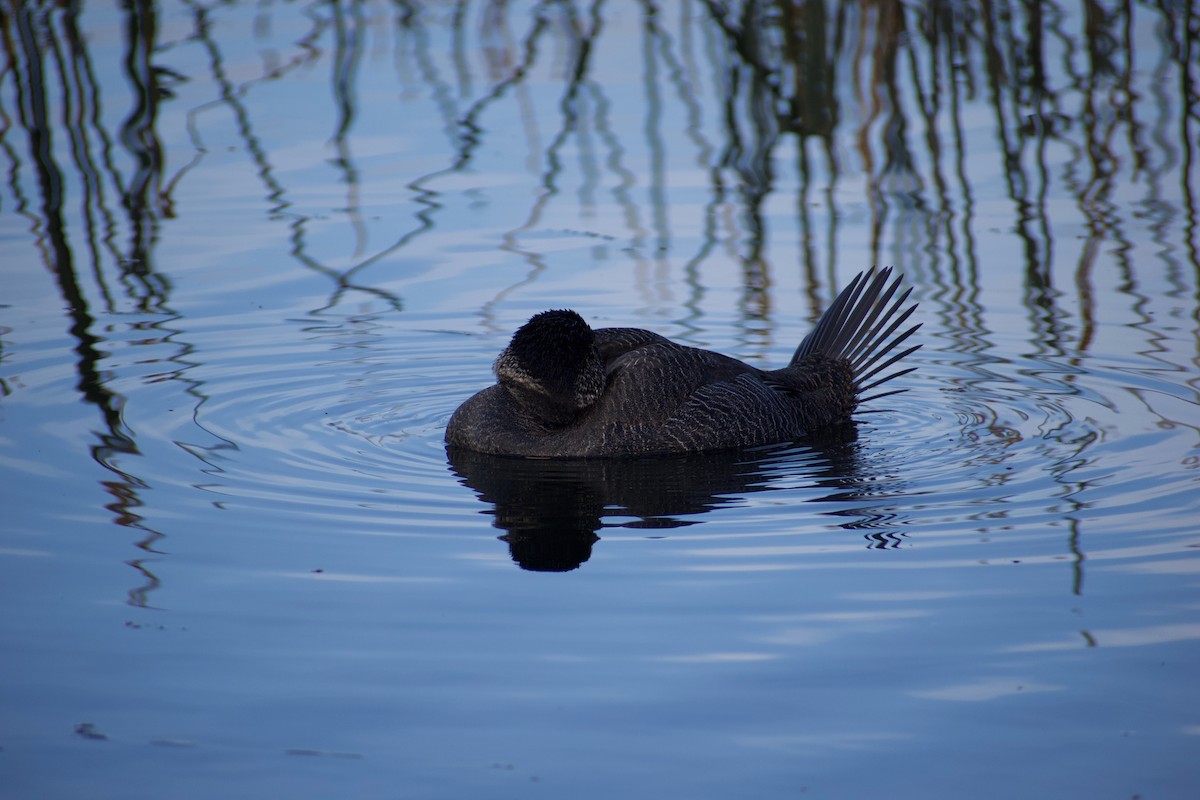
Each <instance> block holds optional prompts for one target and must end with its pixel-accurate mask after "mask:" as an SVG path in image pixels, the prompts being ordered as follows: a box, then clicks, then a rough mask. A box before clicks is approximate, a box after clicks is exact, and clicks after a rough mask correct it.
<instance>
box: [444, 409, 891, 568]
mask: <svg viewBox="0 0 1200 800" xmlns="http://www.w3.org/2000/svg"><path fill="white" fill-rule="evenodd" d="M856 438H857V435H856V431H855V428H854V426H853V425H846V426H843V427H841V428H838V429H837V430H835V431H833V432H830V433H828V434H826V435H824V436H822V437H821V439H820V440H811V441H810V440H806V441H805V442H803V443H794V444H786V445H773V446H769V447H760V448H754V449H747V450H731V451H722V452H716V453H702V454H695V455H687V456H672V457H661V458H636V459H526V458H513V457H510V456H495V455H488V454H485V453H477V452H474V451H470V450H464V449H461V448H457V447H448V448H447V449H446V452H447V455H448V456H449V459H450V467H451V469H452V470H453V471H454V473H455V474H456V475H457V476H458V477H459V478H460V482H461V483H462V484H463V485H464V486H467V487H469V488H471V489H473V490H474V491H475V492H476V493H478V495H479V499H480V500H482V501H483V502H485V503H489V504H491V506H492V507H491V509H489V513H491V514H493V515H494V516H495V518H496V519H495V522H494V523H493V524H494V525H495V526H496V527H497V528H499V529H501V530H503V531H505V533H504V534H503V535H502V536H500V537H499V538H500V540H501V541H504V542H507V543H508V549H509V553H510V554H511V555H512V559H513V561H514V562H516V563H517V564H518V565H519V566H520V567H521V568H522V569H527V570H531V571H535V572H567V571H570V570H573V569H576V568H577V567H579V566H580V565H581V564H583V563H584V562H585V561H587V560H588V559H589V558H590V557H591V554H592V545H593V544H595V543H596V542H597V541H599V539H600V537H599V535H598V534H597V531H599V530H600V529H601V528H605V527H622V528H677V527H683V526H686V525H693V524H695V523H696V522H698V520H696V519H686V517H690V516H694V515H697V514H702V513H704V512H707V511H710V510H712V509H714V508H718V507H720V506H724V505H730V504H735V503H737V502H739V501H740V499H741V498H742V497H743V496H745V495H747V494H750V493H753V492H761V491H765V490H768V489H770V488H772V486H777V485H778V481H779V480H780V479H781V478H786V479H787V481H788V483H789V484H794V483H795V481H796V479H797V478H800V479H802V480H803V479H807V481H808V482H811V483H812V484H813V485H814V486H816V487H819V488H822V489H826V490H829V491H828V492H827V493H825V494H821V495H820V496H818V497H814V498H813V499H814V500H818V501H819V500H848V499H853V498H855V497H859V496H861V495H860V493H859V488H858V487H860V486H862V485H863V483H864V482H863V480H862V475H861V469H860V464H859V458H858V448H857V446H856V445H855V440H856ZM875 490H876V491H877V490H878V486H876V487H875ZM873 493H874V492H873ZM854 516H855V518H856V520H857V519H859V518H860V515H858V514H855V515H854ZM620 517H635V518H636V519H634V520H632V521H623V522H614V521H611V520H613V519H614V518H620ZM606 518H608V520H610V521H606ZM847 527H857V526H856V525H854V524H847Z"/></svg>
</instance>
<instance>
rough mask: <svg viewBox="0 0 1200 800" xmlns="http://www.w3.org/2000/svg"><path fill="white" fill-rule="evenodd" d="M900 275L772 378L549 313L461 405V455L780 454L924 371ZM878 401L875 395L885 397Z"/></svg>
mask: <svg viewBox="0 0 1200 800" xmlns="http://www.w3.org/2000/svg"><path fill="white" fill-rule="evenodd" d="M899 287H900V278H899V277H897V278H896V279H895V280H891V268H887V269H882V270H879V271H878V272H876V271H875V270H873V269H872V270H870V271H868V272H865V273H859V275H858V276H856V277H855V278H854V280H853V281H851V282H850V284H849V285H848V286H847V287H846V288H845V289H843V290H842V292H841V293H840V294H838V296H837V298H836V299H835V300H834V301H833V303H832V304H831V305H830V306H829V308H828V309H826V311H825V313H824V314H822V315H821V318H820V319H819V320H818V321H817V324H816V326H815V327H814V328H813V330H812V332H811V333H810V334H809V335H808V336H807V337H805V339H804V341H803V342H801V343H800V346H799V347H798V348H796V352H795V354H793V355H792V358H791V361H789V362H788V365H787V366H786V367H783V368H781V369H775V370H763V369H758V368H757V367H753V366H751V365H749V364H746V363H744V362H742V361H739V360H737V359H736V358H731V357H729V356H724V355H721V354H720V353H714V352H712V351H710V350H701V349H698V348H695V347H686V346H684V345H681V344H676V343H675V342H672V341H670V340H668V339H666V338H664V337H662V336H659V335H658V334H656V333H652V332H650V331H646V330H641V329H638V328H599V329H596V330H593V329H592V328H591V327H589V326H588V324H587V323H586V322H585V321H584V320H583V318H582V317H580V316H579V315H578V314H576V313H575V312H574V311H566V310H563V311H543V312H542V313H540V314H537V315H535V316H534V317H533V318H532V319H530V320H529V322H527V323H525V325H523V326H521V328H520V329H519V330H518V331H517V332H516V333H515V334H514V335H513V338H512V341H511V342H510V343H509V345H508V347H506V348H505V349H504V351H503V352H502V353H500V356H499V357H498V358H497V359H496V363H495V365H494V370H495V373H496V378H497V382H496V384H495V385H493V386H489V387H488V388H486V389H484V390H483V391H481V392H479V393H478V394H476V395H474V396H473V397H471V398H470V399H468V400H467V401H466V402H465V403H463V404H462V405H461V406H459V408H458V410H457V411H455V412H454V415H453V416H452V417H451V418H450V424H449V426H448V427H447V428H446V442H447V443H448V444H449V445H450V446H452V447H463V448H467V449H469V450H473V451H477V452H481V453H491V454H494V455H511V456H529V457H537V458H615V457H621V456H644V455H667V454H682V453H699V452H705V451H711V450H722V449H727V448H736V447H750V446H755V445H764V444H773V443H776V442H785V441H791V440H795V439H800V438H803V437H805V436H809V435H813V434H818V433H820V432H822V431H825V430H828V429H832V428H835V427H837V426H839V425H843V424H846V423H848V422H850V417H851V415H852V414H853V413H854V411H855V409H856V408H857V407H858V405H859V404H860V403H863V402H866V401H867V400H872V399H875V398H878V397H882V396H884V395H888V394H894V393H895V392H897V391H903V390H902V389H897V390H892V391H883V392H879V391H876V390H877V389H879V387H880V386H881V385H882V384H884V383H885V382H887V381H890V380H892V379H893V378H896V377H898V376H900V375H903V374H905V373H908V372H911V371H912V370H913V369H915V367H910V368H908V369H900V370H898V371H896V372H892V373H890V374H886V375H883V377H879V376H880V375H881V373H884V372H885V371H886V370H887V369H888V368H889V367H891V366H892V365H893V364H895V363H896V362H897V361H900V360H901V359H903V358H904V357H905V356H907V355H909V354H911V353H912V352H913V351H914V350H916V349H917V348H918V347H920V345H914V346H911V347H908V348H906V349H899V348H900V347H901V345H903V344H904V342H905V341H906V340H907V339H908V338H909V337H910V336H912V335H913V333H915V332H916V330H917V329H918V328H919V327H920V325H914V326H912V327H910V328H908V329H906V330H904V331H903V332H900V333H897V330H898V329H899V328H900V327H901V326H902V325H903V324H904V323H905V321H906V320H907V319H908V318H909V316H911V315H912V313H913V311H914V310H915V309H916V304H915V303H914V304H912V305H909V306H907V307H905V303H906V301H907V300H908V295H909V293H910V292H911V291H912V290H911V289H909V290H907V291H905V292H903V293H901V294H900V295H899V296H898V297H896V293H897V291H898V289H899ZM872 392H874V394H872Z"/></svg>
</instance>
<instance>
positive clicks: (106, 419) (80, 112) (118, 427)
mask: <svg viewBox="0 0 1200 800" xmlns="http://www.w3.org/2000/svg"><path fill="white" fill-rule="evenodd" d="M125 21H126V33H127V39H126V45H127V48H126V53H125V59H124V63H125V66H126V71H127V75H128V77H129V80H130V84H131V86H132V87H133V89H134V101H133V108H132V109H131V111H130V113H129V115H128V117H127V118H126V120H125V122H124V123H123V124H122V125H121V128H120V136H119V139H120V141H121V142H122V144H123V145H124V146H125V148H126V149H127V151H128V152H129V153H130V154H131V155H132V156H133V158H134V164H135V169H134V171H133V173H132V175H130V176H128V177H125V176H123V175H122V174H121V173H120V172H119V170H118V169H117V167H116V166H115V159H113V157H112V153H111V148H112V145H111V143H112V141H113V138H114V137H112V136H111V135H109V134H108V133H107V132H106V131H105V130H104V128H103V127H102V124H101V122H100V120H101V114H100V109H101V106H102V101H101V95H100V93H99V91H98V85H97V82H96V81H95V79H94V77H93V73H92V69H91V59H90V57H89V55H88V52H87V48H86V44H85V39H84V37H82V36H81V35H80V32H79V28H78V9H77V8H76V7H74V6H68V7H67V8H65V9H55V10H43V9H41V8H37V7H30V6H28V5H19V6H18V7H17V8H16V9H15V10H14V13H13V14H12V16H8V15H0V29H2V30H3V36H4V40H5V43H6V50H7V52H8V54H9V57H8V63H7V66H6V70H5V72H6V73H7V78H8V80H10V81H11V92H12V96H13V97H14V99H15V102H16V106H17V109H18V111H17V129H18V130H19V131H20V132H21V133H22V134H23V136H24V139H25V141H26V142H27V145H28V149H29V154H28V159H27V161H24V160H22V159H21V157H20V154H19V151H18V150H17V149H16V147H15V146H13V145H11V144H9V143H8V141H7V140H8V138H9V137H10V136H11V135H12V133H13V131H11V130H9V131H6V132H5V137H4V138H5V141H6V144H5V148H4V152H5V153H6V154H7V155H8V157H9V158H10V159H11V169H10V171H9V173H8V174H9V176H10V185H11V186H12V187H13V193H14V195H15V196H16V197H18V198H21V207H20V211H21V213H22V214H23V215H25V216H26V217H27V218H28V219H30V221H31V223H32V227H31V233H32V234H33V237H34V239H35V242H36V246H37V249H38V252H39V254H40V256H41V260H42V263H43V265H44V266H45V267H46V268H47V269H48V270H49V271H50V272H51V274H52V275H53V276H54V279H55V283H56V285H57V287H58V290H59V293H60V294H61V296H62V301H63V308H64V309H65V313H66V315H67V319H68V322H69V328H68V330H69V332H70V334H71V336H72V337H73V338H74V340H75V342H76V344H75V347H74V354H75V371H76V374H77V380H76V383H75V387H76V390H77V391H78V392H79V394H80V396H81V397H82V398H83V399H84V401H85V402H87V403H89V404H90V405H92V406H93V407H95V409H96V410H97V411H98V412H99V415H100V418H101V420H102V430H100V431H96V432H95V434H94V435H95V437H96V439H97V441H96V442H95V443H93V444H92V445H91V446H90V448H89V449H90V452H91V456H92V458H93V459H94V460H95V461H96V463H98V464H100V465H101V466H102V467H104V468H105V469H106V470H108V471H109V472H110V473H112V474H113V475H115V476H116V477H115V479H111V480H105V481H102V482H101V483H102V485H103V486H104V487H105V490H106V491H107V492H108V494H110V495H111V496H112V498H113V499H112V502H110V503H108V504H107V506H106V507H107V509H108V510H109V511H110V512H111V513H112V514H113V521H114V522H115V523H116V524H117V525H120V526H122V527H125V528H133V529H138V530H140V531H141V536H142V538H141V539H140V541H138V542H137V546H138V547H139V548H141V549H142V550H144V551H146V552H148V553H153V552H155V551H154V542H155V541H156V540H157V539H158V538H160V537H161V534H160V533H159V532H158V531H156V530H154V529H152V528H150V527H148V526H147V525H146V524H145V522H144V518H143V516H141V515H140V514H138V513H136V511H135V509H137V508H140V507H141V506H142V505H143V503H144V501H143V499H142V498H141V496H140V492H142V491H144V490H146V489H147V488H148V486H147V484H146V482H145V481H144V480H143V479H141V478H140V477H139V476H138V475H137V474H135V472H133V471H131V470H130V469H129V468H128V467H127V466H123V465H125V464H128V463H130V460H129V459H128V458H125V457H126V456H140V455H141V453H140V451H139V448H138V445H137V441H136V437H135V436H134V434H133V432H132V431H131V430H130V429H129V427H128V426H127V425H126V424H125V421H124V419H123V413H124V407H125V403H126V398H125V397H123V396H122V395H120V394H118V393H117V392H114V391H113V390H112V389H110V388H109V386H108V377H109V376H108V375H107V374H106V372H105V370H104V369H103V368H102V366H101V365H102V362H103V360H104V359H105V357H106V356H107V353H106V352H105V340H104V338H102V336H101V335H99V334H98V333H97V332H96V330H97V328H99V327H102V326H100V325H99V324H98V323H97V319H96V316H95V314H94V313H93V312H92V310H91V306H92V302H91V300H90V298H89V291H88V288H87V287H86V282H85V280H84V279H83V277H82V276H81V274H80V270H79V265H78V263H77V259H76V255H75V252H76V248H75V247H74V246H73V244H72V241H71V231H72V229H73V228H75V227H76V215H78V217H79V218H80V219H82V221H83V225H82V232H81V234H82V236H83V239H84V243H83V246H82V247H80V248H78V249H79V250H80V251H81V252H82V253H83V254H84V255H86V256H88V257H90V259H91V270H90V272H91V275H92V277H93V279H94V281H95V284H96V287H97V289H96V291H97V293H98V294H99V296H100V297H101V299H102V300H103V304H104V306H105V309H104V310H105V311H107V312H109V313H114V312H116V311H117V307H116V301H115V292H114V291H113V289H112V288H111V286H110V285H109V278H108V276H107V274H106V268H107V269H109V270H113V269H115V270H116V272H117V280H118V282H119V283H120V284H121V285H122V286H123V287H124V289H125V295H126V296H127V298H128V299H129V300H130V301H131V305H132V307H133V310H135V311H141V312H146V311H151V312H153V311H161V310H163V309H164V308H165V305H166V302H167V293H168V291H169V283H168V282H167V281H166V280H165V279H164V278H163V277H162V276H160V275H157V274H156V273H155V271H154V266H153V252H152V251H153V241H154V238H155V234H154V231H155V224H156V222H157V219H158V217H159V214H160V207H159V206H158V204H157V202H156V198H157V196H158V184H159V181H160V179H161V175H162V160H161V157H160V152H161V150H160V147H159V145H158V142H157V138H156V135H155V131H154V124H155V119H156V110H157V104H158V100H159V97H160V92H159V89H158V88H157V82H156V79H155V77H154V69H153V68H152V66H151V64H150V55H149V54H150V53H151V52H153V51H154V49H155V42H154V36H155V31H156V25H155V22H154V10H153V7H152V4H149V3H136V4H132V5H131V6H130V7H128V8H127V9H126V11H125ZM56 112H57V113H56ZM56 116H57V119H56ZM91 127H95V128H96V129H97V130H98V131H99V135H98V136H96V140H98V141H99V142H100V146H99V152H98V153H97V152H96V151H95V148H94V147H93V145H92V142H93V138H92V136H91V135H90V134H91V131H90V130H89V128H91ZM59 132H61V133H62V135H63V137H64V138H65V139H66V142H67V144H66V146H65V147H60V146H58V145H56V142H55V135H56V134H57V133H59ZM64 154H65V155H67V156H68V157H69V162H68V163H67V164H66V165H64V164H62V163H60V156H61V155H64ZM26 163H27V164H28V169H29V170H31V171H32V173H33V175H34V177H35V179H36V183H37V187H36V190H35V193H36V197H37V198H38V199H37V200H33V199H30V197H29V195H30V193H29V192H26V191H24V190H22V189H21V187H20V185H19V184H20V176H21V175H22V173H23V169H22V167H23V166H24V164H26ZM101 165H103V166H101ZM106 180H107V181H111V184H112V188H113V189H115V190H116V192H115V193H118V194H119V195H120V197H121V206H122V208H123V209H124V212H125V213H124V214H123V215H119V214H118V212H117V211H116V210H115V209H113V208H111V207H110V206H109V204H108V189H109V187H108V186H107V185H106ZM75 186H79V187H81V190H80V192H79V194H80V197H81V203H80V204H79V207H78V209H74V208H72V207H71V206H70V205H69V204H68V199H69V198H70V197H71V196H72V194H73V191H72V190H73V188H74V187H75ZM120 216H123V219H124V223H125V225H126V227H127V229H128V230H129V232H130V242H129V246H128V250H126V251H124V252H120V251H118V250H116V249H115V245H114V234H113V231H114V228H115V227H116V222H115V221H116V220H117V219H118V218H119V217H120ZM100 220H103V222H102V223H101V222H100ZM101 242H103V243H104V247H101V244H100V243H101ZM106 254H107V255H108V256H110V258H111V261H110V263H106V262H105V255H106ZM118 464H121V465H122V466H118ZM129 563H130V564H131V565H132V566H134V567H135V568H137V569H139V570H140V571H142V572H145V569H144V568H143V567H141V566H140V564H141V559H139V560H138V561H136V562H134V561H131V562H129ZM150 588H152V587H148V586H144V587H141V588H139V589H136V590H132V591H131V592H130V595H129V601H130V602H131V603H133V604H135V605H143V604H145V602H146V594H147V592H148V591H149V589H150Z"/></svg>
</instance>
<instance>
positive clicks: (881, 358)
mask: <svg viewBox="0 0 1200 800" xmlns="http://www.w3.org/2000/svg"><path fill="white" fill-rule="evenodd" d="M891 275H892V268H891V267H884V268H883V269H881V270H879V271H878V272H876V270H875V268H874V267H872V268H871V269H869V270H868V271H866V272H860V273H858V275H856V276H854V280H852V281H850V284H849V285H848V286H847V287H846V288H845V289H843V290H842V291H841V292H840V293H839V294H838V296H837V297H836V298H835V299H834V301H833V303H832V304H831V305H830V306H829V308H827V309H825V313H824V314H822V315H821V318H820V319H819V320H817V325H816V327H814V328H813V330H812V332H811V333H810V334H808V336H806V337H804V341H802V342H801V343H800V346H799V347H797V348H796V352H795V354H794V355H793V356H792V360H791V366H795V365H796V364H798V363H799V362H800V361H801V360H803V359H804V358H805V357H806V356H810V355H814V354H821V355H824V356H828V357H829V358H843V359H846V360H848V361H849V362H850V366H851V367H852V368H853V370H854V390H855V394H856V395H857V396H858V402H860V403H861V402H866V401H867V400H875V399H877V398H880V397H886V396H887V395H891V394H897V393H898V392H903V391H905V390H904V389H892V390H890V391H885V392H879V393H877V394H873V395H870V396H868V397H864V396H863V395H864V394H866V393H867V392H870V391H871V390H872V389H876V388H878V387H879V386H881V385H882V384H884V383H887V382H888V381H890V380H891V379H892V378H898V377H899V376H901V375H906V374H908V373H909V372H912V371H913V370H914V369H916V367H908V368H906V369H900V370H897V371H895V372H892V373H890V374H888V375H884V376H883V377H882V378H877V377H876V376H877V375H879V373H881V372H883V371H884V370H886V369H888V368H889V367H891V366H892V365H893V364H895V363H896V362H897V361H899V360H901V359H902V358H904V357H905V356H908V355H911V354H912V353H913V352H915V351H916V350H918V349H920V347H921V345H919V344H915V345H912V346H911V347H909V348H907V349H905V350H902V351H900V352H898V353H895V354H893V351H894V350H896V348H898V347H900V345H902V344H903V343H904V342H905V341H906V340H907V339H908V338H909V337H910V336H912V335H913V334H914V333H916V332H917V329H919V328H920V327H921V325H920V323H917V324H916V325H913V326H912V327H911V328H909V329H908V330H906V331H904V332H903V333H896V330H897V329H898V328H899V327H900V326H901V325H903V324H904V322H905V321H906V320H907V319H908V318H909V317H910V316H912V313H913V312H914V311H916V310H917V304H916V303H913V304H912V305H910V306H908V307H907V308H903V309H902V306H904V303H905V302H906V301H907V300H908V296H909V294H910V293H911V292H912V289H911V288H910V289H907V290H905V291H904V292H903V293H902V294H900V296H899V297H896V299H895V300H893V299H892V298H893V297H894V296H895V294H896V292H897V290H899V288H900V282H901V280H902V276H900V275H897V276H896V279H895V280H894V281H892V282H891V284H890V285H889V284H888V280H889V278H891Z"/></svg>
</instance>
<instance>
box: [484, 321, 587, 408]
mask: <svg viewBox="0 0 1200 800" xmlns="http://www.w3.org/2000/svg"><path fill="white" fill-rule="evenodd" d="M595 339H596V337H595V334H594V333H593V332H592V329H591V328H590V327H589V326H588V324H587V323H586V322H584V320H583V317H581V316H579V315H578V314H576V313H575V312H574V311H570V310H555V311H543V312H541V313H540V314H535V315H534V316H533V317H532V318H531V319H530V320H529V322H526V323H525V324H524V325H522V326H521V327H520V328H519V329H518V330H517V332H516V333H515V334H513V338H512V341H511V342H509V345H508V347H506V348H504V351H503V352H502V353H500V355H499V357H498V358H497V359H496V363H495V365H494V366H493V369H494V370H495V372H496V378H497V379H498V380H499V381H500V385H501V386H503V387H504V388H506V389H507V390H508V392H509V394H510V395H511V396H512V397H513V399H514V400H516V402H517V404H518V406H519V407H520V408H521V409H523V410H524V411H525V412H526V413H527V414H528V415H529V416H530V417H531V418H532V419H533V420H535V421H536V422H537V423H538V424H540V425H542V426H544V427H560V426H562V425H566V424H567V423H569V422H570V421H571V420H573V419H574V418H575V416H576V415H577V414H579V412H581V411H583V410H585V409H587V408H589V407H590V406H592V405H593V404H594V403H595V402H596V400H597V399H599V397H600V393H601V392H602V391H603V390H604V366H603V364H602V363H601V361H600V355H599V353H598V352H597V351H596V347H595Z"/></svg>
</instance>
